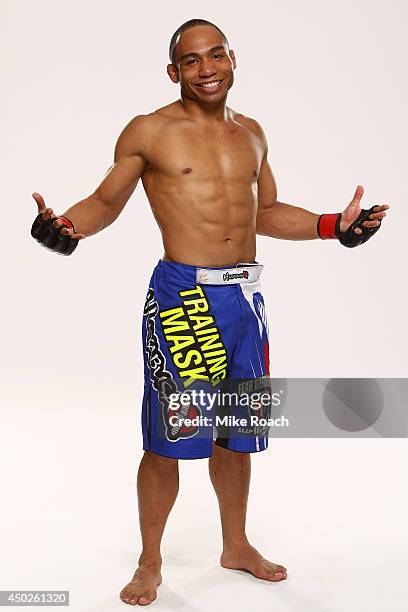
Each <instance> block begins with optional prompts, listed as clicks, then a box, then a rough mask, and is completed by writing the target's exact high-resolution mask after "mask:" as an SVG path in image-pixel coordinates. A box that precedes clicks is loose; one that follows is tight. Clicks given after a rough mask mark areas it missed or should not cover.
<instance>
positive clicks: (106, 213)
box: [62, 193, 116, 236]
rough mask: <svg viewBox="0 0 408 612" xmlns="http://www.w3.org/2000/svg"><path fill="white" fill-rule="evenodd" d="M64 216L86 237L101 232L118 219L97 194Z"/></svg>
mask: <svg viewBox="0 0 408 612" xmlns="http://www.w3.org/2000/svg"><path fill="white" fill-rule="evenodd" d="M62 214H63V216H64V217H67V218H68V219H69V220H70V221H72V223H73V224H74V228H75V231H76V232H77V233H79V234H84V235H85V236H92V235H93V234H96V233H97V232H100V231H101V230H103V229H104V228H105V227H108V225H110V224H111V223H112V222H113V221H114V220H115V218H116V217H115V215H114V213H113V210H112V209H111V208H110V207H109V206H108V205H107V204H105V203H104V202H103V201H102V200H101V199H100V198H99V197H98V196H97V194H96V193H93V194H92V195H90V196H89V197H87V198H85V199H84V200H81V201H80V202H77V203H76V204H74V205H73V206H71V207H70V208H68V209H67V210H66V211H65V212H64V213H62Z"/></svg>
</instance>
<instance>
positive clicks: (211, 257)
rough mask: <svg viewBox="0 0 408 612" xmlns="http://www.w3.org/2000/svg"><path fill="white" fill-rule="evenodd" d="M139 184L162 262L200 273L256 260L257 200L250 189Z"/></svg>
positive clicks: (158, 181) (158, 180) (157, 180)
mask: <svg viewBox="0 0 408 612" xmlns="http://www.w3.org/2000/svg"><path fill="white" fill-rule="evenodd" d="M144 178H146V177H144ZM143 182H144V185H145V189H146V193H147V196H148V199H149V201H150V205H151V208H152V212H153V215H154V217H155V219H156V221H157V223H158V225H159V228H160V230H161V233H162V239H163V246H164V254H163V257H162V259H163V260H165V261H175V262H178V263H184V264H189V265H193V266H203V267H205V266H208V267H212V266H213V267H218V266H228V265H235V264H237V263H239V262H251V261H254V260H255V256H256V230H255V227H256V207H257V204H256V201H257V200H256V194H255V193H254V191H253V189H252V187H251V185H250V184H240V182H238V183H235V184H234V186H231V185H228V183H225V181H224V183H223V184H222V182H221V181H217V180H212V181H210V182H209V183H207V182H206V181H202V180H201V181H190V182H189V183H188V185H185V184H184V185H183V183H182V181H180V180H179V179H178V178H177V179H173V180H172V179H169V178H168V177H164V176H162V177H159V176H156V177H154V179H152V177H151V180H144V181H143ZM206 183H207V184H206Z"/></svg>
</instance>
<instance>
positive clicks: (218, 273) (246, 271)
mask: <svg viewBox="0 0 408 612" xmlns="http://www.w3.org/2000/svg"><path fill="white" fill-rule="evenodd" d="M262 269H263V265H262V264H258V263H239V264H237V265H236V266H235V267H234V268H223V269H222V270H211V269H209V268H197V273H196V282H197V283H199V284H201V285H233V284H236V283H240V284H241V283H254V282H256V281H257V280H258V279H259V277H260V276H261V272H262Z"/></svg>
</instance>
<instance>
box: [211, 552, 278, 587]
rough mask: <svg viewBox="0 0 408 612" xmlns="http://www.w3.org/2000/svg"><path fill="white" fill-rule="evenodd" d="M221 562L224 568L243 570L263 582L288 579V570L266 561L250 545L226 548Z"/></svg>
mask: <svg viewBox="0 0 408 612" xmlns="http://www.w3.org/2000/svg"><path fill="white" fill-rule="evenodd" d="M220 561H221V565H222V567H225V568H227V569H237V570H243V571H246V572H249V573H250V574H252V575H253V576H255V578H262V580H269V581H270V582H279V581H280V580H286V578H287V574H286V568H285V567H283V565H277V564H276V563H272V562H271V561H268V560H267V559H264V557H262V556H261V555H260V553H259V552H258V551H257V550H256V548H254V547H253V546H251V545H250V544H242V545H234V546H229V547H228V548H224V550H223V553H222V555H221V559H220Z"/></svg>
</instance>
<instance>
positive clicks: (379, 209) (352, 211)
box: [340, 185, 389, 234]
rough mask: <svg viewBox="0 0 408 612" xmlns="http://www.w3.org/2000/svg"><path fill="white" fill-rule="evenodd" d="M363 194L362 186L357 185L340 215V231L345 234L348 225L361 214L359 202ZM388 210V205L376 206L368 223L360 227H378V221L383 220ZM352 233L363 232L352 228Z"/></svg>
mask: <svg viewBox="0 0 408 612" xmlns="http://www.w3.org/2000/svg"><path fill="white" fill-rule="evenodd" d="M363 194H364V187H363V186H362V185H358V186H357V189H356V191H355V194H354V196H353V199H352V200H351V202H350V204H349V205H348V206H347V207H346V208H345V209H344V211H343V212H342V213H341V221H340V231H341V232H345V231H346V230H347V229H348V228H349V227H350V225H351V224H352V223H353V221H355V220H356V219H357V217H358V216H359V214H360V213H361V206H360V201H361V198H362V197H363ZM388 208H389V206H388V204H378V205H377V206H376V207H375V208H374V212H373V213H371V215H370V216H369V219H370V221H363V223H362V225H364V227H367V228H370V227H377V226H378V225H380V221H379V219H383V218H384V217H385V216H386V214H387V213H386V212H385V211H386V210H387V209H388ZM354 232H355V233H356V234H362V233H363V232H362V231H361V229H360V228H359V227H356V228H354Z"/></svg>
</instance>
